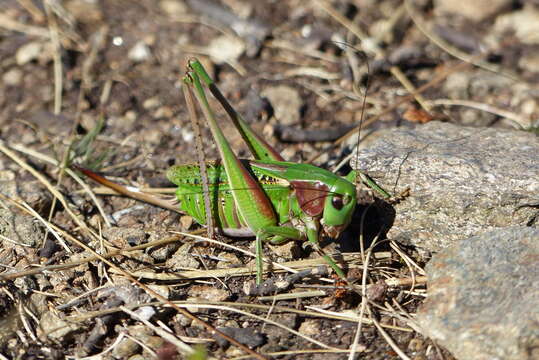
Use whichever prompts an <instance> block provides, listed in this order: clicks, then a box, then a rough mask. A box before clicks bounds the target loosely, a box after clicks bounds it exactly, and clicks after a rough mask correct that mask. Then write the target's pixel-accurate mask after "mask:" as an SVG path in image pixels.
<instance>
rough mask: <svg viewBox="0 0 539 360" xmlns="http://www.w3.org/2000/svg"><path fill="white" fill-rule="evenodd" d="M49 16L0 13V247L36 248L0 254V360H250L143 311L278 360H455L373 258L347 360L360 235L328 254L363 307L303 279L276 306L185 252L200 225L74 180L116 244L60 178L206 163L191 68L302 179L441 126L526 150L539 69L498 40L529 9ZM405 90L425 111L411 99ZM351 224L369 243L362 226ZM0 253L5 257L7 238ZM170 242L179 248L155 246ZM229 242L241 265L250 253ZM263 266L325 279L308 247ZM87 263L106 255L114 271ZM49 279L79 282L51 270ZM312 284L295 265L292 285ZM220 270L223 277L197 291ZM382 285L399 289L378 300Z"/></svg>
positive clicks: (510, 39)
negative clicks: (83, 170)
mask: <svg viewBox="0 0 539 360" xmlns="http://www.w3.org/2000/svg"><path fill="white" fill-rule="evenodd" d="M45 3H46V4H48V5H46V4H44V2H42V1H33V0H3V1H2V2H1V3H0V75H1V76H2V81H1V82H0V140H1V142H0V145H1V149H0V150H1V152H0V183H1V187H0V193H1V194H3V196H2V198H1V199H0V201H1V204H2V208H3V210H5V211H6V213H5V214H3V215H2V219H11V220H10V221H11V222H8V221H7V220H6V221H5V222H6V224H7V225H5V224H2V226H4V227H5V228H9V227H10V226H12V227H13V229H14V230H13V231H14V232H13V234H18V235H21V234H26V235H25V236H23V238H22V239H21V242H22V243H20V242H17V241H15V242H9V241H7V240H6V241H4V242H3V243H2V244H3V245H2V249H1V253H0V258H1V259H2V267H3V269H2V271H3V272H5V273H17V272H23V271H27V272H28V273H24V274H23V273H20V274H18V275H16V276H12V277H10V278H5V277H4V278H2V280H3V281H2V284H1V286H2V292H1V293H0V314H2V315H1V319H0V322H2V323H3V325H2V326H1V328H2V330H1V334H0V353H1V354H2V355H3V356H5V357H6V358H13V359H42V358H53V359H62V358H65V357H67V356H71V357H83V356H89V355H95V354H102V356H103V358H106V359H108V358H118V359H123V358H131V359H141V358H152V357H153V358H155V357H158V358H161V359H174V358H184V355H178V354H179V353H182V354H185V351H189V350H184V349H183V348H182V347H180V345H178V344H177V342H175V341H182V342H184V343H186V344H187V345H186V347H187V348H191V349H192V348H195V344H201V345H197V346H202V347H201V348H205V349H206V351H207V353H208V354H211V355H213V356H215V357H217V358H235V357H238V356H240V355H241V354H244V353H243V352H242V351H240V350H239V349H238V347H237V346H235V345H228V344H224V343H223V342H222V340H221V339H220V337H219V336H218V335H212V334H211V331H209V330H208V329H207V328H204V327H203V326H202V325H201V324H200V323H198V322H197V321H193V320H191V319H189V318H187V317H186V316H185V315H182V314H181V313H179V310H177V309H173V308H172V305H171V304H170V303H164V299H163V298H159V297H156V295H155V293H153V292H152V291H151V290H152V289H153V290H154V291H155V292H157V293H158V294H160V295H161V296H164V297H165V298H167V299H168V300H169V302H175V303H176V304H177V305H176V306H182V308H185V307H186V306H187V305H190V306H188V307H187V309H188V310H190V311H191V313H192V314H194V315H195V316H196V317H197V318H199V319H201V320H203V321H204V322H206V323H208V324H210V325H211V326H215V327H219V328H225V331H226V332H228V333H229V334H233V337H235V338H237V339H238V340H239V341H240V342H243V343H245V344H247V346H248V347H250V348H252V349H253V350H254V351H256V352H257V353H259V354H263V355H264V356H267V357H268V358H273V357H276V358H285V359H322V358H324V359H330V358H331V359H344V358H348V356H349V351H348V349H349V348H350V346H351V344H353V343H354V342H355V341H357V344H358V345H357V354H358V356H359V357H360V358H364V359H397V358H412V359H451V358H452V357H451V355H450V354H448V353H447V352H446V351H445V350H443V349H440V348H439V347H438V346H437V345H436V344H435V343H433V342H432V341H431V340H429V339H426V338H424V337H422V335H421V334H419V333H418V332H416V331H415V329H414V328H413V313H414V312H415V311H416V309H417V307H418V306H419V305H420V304H421V302H422V300H423V299H424V297H425V294H426V289H425V285H424V282H422V281H418V283H417V284H416V285H415V286H414V287H413V288H411V286H410V282H409V281H408V280H410V279H411V278H412V274H411V271H414V272H415V273H414V276H419V277H421V275H422V274H421V271H419V270H418V268H419V269H420V268H421V267H423V266H424V264H425V262H426V261H428V258H422V257H420V256H419V255H418V253H417V252H416V251H415V250H414V249H404V248H403V249H402V252H399V253H398V252H396V251H395V249H394V248H393V247H390V246H389V242H388V241H381V240H382V239H380V240H379V242H380V243H381V244H380V245H379V246H378V245H377V246H376V247H374V248H373V254H375V255H376V256H375V255H373V257H372V258H371V260H370V263H369V264H370V266H369V271H368V276H367V278H365V279H364V282H365V284H367V285H369V287H368V290H367V294H368V299H369V301H368V302H366V301H365V302H363V304H364V307H363V309H364V313H363V315H362V318H363V323H362V325H361V334H360V336H359V337H358V339H355V338H354V337H355V334H356V332H357V330H358V319H359V317H358V316H359V315H358V314H359V313H360V310H361V308H362V306H361V305H362V296H361V294H362V290H361V289H362V288H361V284H362V276H363V274H362V267H361V266H360V264H361V261H360V259H361V256H360V255H359V254H357V252H358V251H359V245H358V242H357V233H358V232H359V228H360V227H359V225H355V226H352V230H350V231H348V232H347V233H346V234H345V235H344V237H343V239H344V240H343V239H341V240H340V241H337V242H329V241H324V242H323V244H322V245H323V246H326V245H327V247H326V251H332V249H336V250H340V251H346V252H352V251H355V252H356V253H355V254H356V255H355V257H354V256H352V257H351V259H352V260H347V268H348V274H347V275H348V277H349V278H350V279H351V280H352V282H353V283H354V284H355V285H357V286H356V287H355V288H354V289H350V288H348V289H346V290H342V289H339V288H338V287H337V286H336V285H334V284H332V283H331V282H324V281H323V280H321V279H320V278H319V277H316V276H315V277H314V278H312V279H311V278H308V279H303V280H301V281H300V282H299V283H298V284H296V286H295V287H292V289H289V290H288V291H287V293H290V294H291V296H290V297H289V298H284V299H282V300H275V301H273V302H272V301H271V300H269V301H268V300H267V299H261V298H258V297H255V296H247V295H245V294H244V292H243V287H244V284H245V283H246V282H248V281H252V280H253V278H254V276H253V274H254V272H253V269H254V265H253V263H252V258H251V257H250V256H248V255H245V254H243V253H240V252H238V251H237V250H233V249H230V248H229V247H225V246H224V245H215V244H213V243H208V242H198V243H195V240H194V239H193V238H190V237H186V236H183V235H178V234H177V232H178V231H182V232H184V231H191V230H197V229H200V227H199V225H197V224H196V223H193V221H192V219H191V218H190V217H187V216H182V215H179V214H177V213H174V212H171V211H168V210H163V209H161V208H157V207H155V206H152V205H148V204H144V203H141V202H137V201H134V200H131V199H127V198H125V197H118V196H100V195H102V194H105V193H106V191H105V190H104V189H103V188H102V187H100V186H98V185H96V183H95V182H92V181H91V180H89V179H87V178H83V183H85V184H88V185H89V186H90V187H92V188H94V189H95V190H96V191H95V192H96V193H97V194H99V195H98V196H97V203H99V204H101V205H102V213H103V214H105V215H106V217H108V218H110V217H111V216H112V218H113V220H114V221H115V222H116V224H115V225H114V226H110V225H109V224H107V222H106V221H105V219H104V218H103V216H102V213H101V212H100V211H99V209H98V206H97V205H96V201H95V200H93V199H92V198H91V197H90V196H89V195H88V194H87V192H85V191H84V190H83V187H82V186H81V184H79V183H78V182H77V181H76V180H74V178H73V176H72V175H73V173H66V172H64V171H60V166H59V164H61V163H66V162H67V163H69V164H72V163H74V164H79V165H82V166H84V167H91V168H93V169H95V170H97V171H99V172H100V173H101V174H103V175H106V176H107V177H108V178H109V179H113V180H114V181H116V182H119V183H123V184H129V185H136V186H139V187H142V188H148V187H151V188H171V186H172V184H171V183H170V182H168V180H167V179H166V177H165V173H166V169H167V168H168V167H170V166H171V165H174V164H184V163H193V162H196V159H197V150H196V147H195V145H194V140H193V130H192V128H191V123H190V120H189V117H188V115H187V110H186V107H185V101H184V98H183V94H182V91H181V85H182V81H181V77H182V75H183V74H184V71H185V68H186V64H187V60H188V59H189V58H191V57H195V56H196V57H198V58H199V59H200V60H201V61H202V62H203V64H204V65H205V66H206V67H207V68H208V69H209V72H210V74H211V75H212V76H214V77H215V78H216V79H217V83H218V86H219V87H220V89H221V90H222V92H223V93H224V95H225V96H226V97H227V98H228V99H229V101H230V102H231V103H232V104H233V105H234V106H235V107H236V109H237V110H239V111H240V112H241V113H243V114H245V116H246V119H247V121H248V122H249V123H250V124H251V126H252V127H253V128H254V129H255V130H256V131H257V132H260V133H262V134H263V136H264V137H265V138H266V139H268V141H269V142H270V143H271V144H272V145H274V146H275V148H276V149H277V150H279V151H280V152H281V153H282V154H283V155H284V157H285V158H286V159H288V160H290V161H297V162H299V161H308V160H310V159H312V158H313V157H314V156H315V155H318V156H317V158H316V160H314V164H316V165H319V166H321V167H324V168H328V169H332V168H333V167H334V166H335V165H336V164H337V163H338V162H340V161H341V160H342V159H344V158H345V157H346V155H348V154H349V153H350V152H351V151H352V150H353V148H354V143H355V142H354V141H352V140H349V141H346V140H338V139H340V138H341V136H343V135H344V134H346V132H347V131H348V130H350V129H352V128H354V126H356V125H357V124H359V122H360V119H361V118H362V116H364V117H365V120H366V121H365V124H366V126H364V127H363V131H367V130H368V129H385V128H390V127H395V126H421V123H424V122H428V121H431V120H442V121H450V122H453V123H457V124H462V125H466V126H478V127H479V126H494V127H516V128H519V129H533V127H534V126H535V127H537V124H534V123H533V121H532V120H531V119H536V118H537V115H538V113H539V109H538V107H537V105H536V98H537V94H538V93H537V88H534V87H533V85H532V84H534V83H535V82H536V81H537V79H538V76H539V65H538V64H539V61H538V60H539V58H538V57H537V49H538V48H537V45H536V44H535V43H534V42H527V41H526V37H525V36H523V35H522V33H519V32H518V31H516V30H515V31H512V30H510V29H509V30H508V29H506V28H504V27H503V23H502V21H501V20H500V21H498V19H500V17H501V15H506V16H510V15H511V14H516V13H519V12H523V11H529V12H534V13H535V12H537V11H538V10H537V9H536V8H535V5H533V4H532V3H533V2H529V3H528V2H524V1H523V2H522V3H521V2H519V1H509V2H507V4H506V5H505V6H502V5H500V6H499V7H498V8H496V9H491V10H492V11H493V12H492V14H490V15H488V14H487V15H485V16H479V15H477V16H474V14H476V13H474V12H473V9H472V10H470V11H472V12H471V13H470V12H467V11H468V10H467V9H468V7H470V6H472V5H470V4H465V5H462V7H461V8H459V7H456V9H457V10H455V12H456V13H454V14H453V15H447V14H445V13H444V11H446V10H444V9H441V8H442V7H444V6H449V5H444V6H442V5H440V4H439V2H436V1H435V2H431V1H427V0H421V1H415V2H412V1H410V2H408V3H406V4H405V3H403V2H401V1H396V0H384V1H331V2H330V1H328V2H326V1H313V2H306V1H299V0H287V1H269V0H268V1H260V2H256V3H255V2H250V1H240V0H223V1H222V2H217V1H210V0H199V1H195V0H191V1H185V2H183V1H179V0H178V1H176V0H161V1H157V0H138V1H133V0H114V1H105V0H94V1H89V0H69V1H68V0H66V1H48V2H47V1H45ZM451 3H453V2H451ZM464 3H465V2H463V4H464ZM501 3H503V2H501ZM524 3H528V4H524ZM496 6H498V5H496ZM493 7H494V5H493ZM459 11H461V13H459ZM495 20H496V21H495ZM500 23H502V24H501V25H500ZM342 44H347V46H344V45H342ZM440 44H441V45H440ZM356 49H361V50H363V51H365V53H366V55H367V59H368V60H367V61H366V60H365V58H364V57H363V56H362V55H361V54H359V53H358V51H356ZM455 55H457V56H455ZM367 63H368V64H369V70H367V66H366V64H367ZM367 74H369V75H370V76H367ZM367 81H368V83H369V88H368V96H367V101H366V106H365V108H363V98H364V97H363V92H364V90H365V85H366V83H367ZM414 89H415V90H417V89H419V90H420V92H419V91H417V92H416V93H415V95H414V96H410V92H413V91H414ZM212 104H213V105H214V106H215V109H218V111H217V112H218V113H219V114H221V115H222V111H221V110H220V109H219V108H218V107H217V104H216V103H215V102H214V101H212ZM363 109H364V111H363ZM362 114H363V115H362ZM222 118H223V119H224V117H222ZM101 121H103V124H104V125H103V127H102V128H99V124H100V122H101ZM222 126H223V129H224V131H225V133H226V134H227V137H228V139H229V141H230V143H231V144H232V146H233V148H234V149H236V150H237V152H238V154H239V156H241V157H248V156H249V154H248V151H247V148H246V147H245V146H244V145H243V144H242V141H241V138H240V136H239V135H238V134H236V133H235V132H234V131H233V128H232V125H230V123H229V122H225V121H223V122H222ZM202 132H203V141H204V143H205V150H206V154H207V156H208V158H216V156H217V155H216V154H217V151H216V148H215V145H214V143H213V141H212V140H211V135H210V133H209V130H208V129H206V128H205V127H204V128H203V129H202ZM331 145H335V146H331ZM381 203H382V201H377V202H376V204H377V205H379V206H375V207H374V210H372V211H371V218H372V219H373V220H372V219H371V220H368V221H367V224H370V222H374V223H375V222H376V216H375V215H372V214H374V213H375V212H376V211H383V208H384V205H383V204H381ZM24 204H26V205H24ZM29 208H31V209H33V210H34V212H31V211H29V210H28V209H29ZM362 209H364V208H363V207H362ZM377 209H378V210H377ZM380 209H382V210H380ZM38 217H41V218H42V219H43V220H38ZM354 219H355V220H354V223H355V224H359V222H360V219H361V212H360V211H359V212H358V214H356V216H355V217H354ZM3 221H4V220H3ZM109 221H110V220H109ZM43 223H47V224H49V225H48V226H49V227H50V229H49V231H46V229H45V226H44V225H43ZM378 226H380V224H378ZM3 229H4V228H3ZM173 231H175V232H176V233H173ZM370 232H371V233H376V230H372V229H371V230H370ZM0 234H2V235H3V236H4V237H8V238H9V237H10V236H9V235H6V234H10V233H9V231H7V230H6V231H2V232H0ZM30 237H32V239H33V240H32V242H28V241H27V239H28V238H30ZM3 239H4V238H3ZM12 240H13V239H12ZM163 240H170V242H169V243H168V244H164V245H163V244H157V243H155V242H157V241H163ZM219 240H220V241H223V242H225V243H227V244H230V245H234V246H237V247H239V248H242V249H244V250H253V247H252V242H251V241H245V240H240V241H231V239H227V238H219ZM345 240H346V241H348V245H346V244H344V245H343V241H345ZM350 244H352V245H350ZM84 246H87V247H89V248H84ZM134 246H138V248H136V249H134V250H133V249H131V250H129V251H128V250H126V249H127V248H130V247H134ZM117 249H119V250H120V251H117ZM265 251H266V255H267V257H269V258H271V259H272V260H273V261H276V262H282V261H290V260H306V259H309V258H311V259H318V262H317V263H316V264H317V265H320V264H324V263H323V262H322V261H321V260H320V259H319V255H318V254H316V252H314V251H312V249H305V248H304V247H302V246H301V244H294V243H289V244H287V245H284V246H281V247H272V248H271V249H269V247H266V249H265ZM94 252H97V253H98V254H100V255H107V254H109V256H108V257H107V259H106V260H107V261H110V262H109V263H106V262H104V260H103V259H98V258H97V257H96V255H95V254H94ZM403 254H406V255H405V256H407V258H406V259H405V260H404V259H403V257H402V256H403ZM410 261H414V262H416V263H417V265H418V268H414V267H409V266H407V264H410ZM74 262H78V263H75V264H72V263H74ZM61 264H68V265H69V264H72V265H70V266H67V265H66V267H65V268H60V267H54V266H56V265H61ZM312 266H313V265H312V264H305V263H302V262H301V261H300V263H299V265H298V267H297V268H298V269H305V268H312ZM244 267H245V268H246V269H247V270H248V271H250V275H247V276H237V272H235V271H234V269H243V268H244ZM223 268H228V269H229V270H228V271H222V272H218V271H213V272H211V271H209V270H213V269H223ZM231 268H232V269H231ZM197 269H198V270H199V271H198V272H196V271H195V270H197ZM204 271H207V272H206V273H204ZM275 271H276V269H275ZM129 274H131V275H132V276H133V277H134V279H136V280H137V281H136V282H134V281H133V278H129V277H128V275H129ZM23 275H24V276H23ZM266 276H267V277H272V276H276V275H275V274H271V273H267V274H266ZM394 279H397V280H399V281H401V282H400V283H398V285H393V286H389V285H387V284H389V283H391V281H390V280H394ZM395 281H396V280H395ZM397 282H398V281H397ZM397 282H394V283H397ZM148 287H149V288H150V290H148ZM358 289H359V290H358ZM298 293H300V295H298ZM294 294H295V295H294ZM195 304H196V305H198V307H197V306H194V305H195ZM145 305H147V306H146V307H145ZM122 306H123V307H122ZM128 309H130V310H133V311H135V310H137V312H136V314H134V313H129V312H128ZM144 309H146V311H150V312H152V313H155V315H154V316H153V317H151V319H150V320H149V323H150V324H149V325H148V324H147V323H145V322H143V321H142V320H141V318H144V316H145V314H144V312H143V311H142V310H144ZM148 309H150V310H148ZM346 316H348V318H346ZM276 323H278V324H279V325H276ZM359 323H361V321H360V322H359ZM238 328H239V329H242V331H243V332H239V330H237V329H238ZM231 329H232V330H231ZM234 329H235V330H234ZM163 332H166V334H163ZM390 339H392V340H390ZM401 351H402V352H403V353H399V352H401ZM200 353H201V351H200V350H199V354H198V355H199V356H202V355H200ZM404 354H406V355H404ZM137 356H140V357H137ZM405 356H407V357H405ZM193 358H195V357H193ZM198 358H203V357H198Z"/></svg>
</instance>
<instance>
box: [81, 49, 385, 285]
mask: <svg viewBox="0 0 539 360" xmlns="http://www.w3.org/2000/svg"><path fill="white" fill-rule="evenodd" d="M183 82H184V84H185V86H186V89H184V91H188V92H190V93H193V92H194V94H195V98H196V99H197V102H198V104H199V106H200V108H201V110H202V112H203V114H204V117H205V118H206V121H207V123H208V125H209V127H210V130H211V133H212V136H213V138H214V139H215V142H216V145H217V148H218V151H219V155H220V160H219V161H214V162H207V164H206V165H207V179H208V188H209V194H208V195H209V198H210V208H211V213H212V214H211V217H212V219H213V222H214V224H215V225H216V227H217V228H219V229H220V230H221V231H222V233H223V234H225V235H228V236H232V237H255V241H256V243H255V245H256V246H255V248H256V283H257V284H260V283H261V282H262V273H263V261H262V260H263V257H262V244H263V243H264V242H269V243H271V244H281V243H284V242H286V241H289V240H300V241H305V240H307V241H309V242H310V243H312V244H313V245H314V247H315V249H316V250H317V251H319V252H321V250H320V249H319V247H318V242H319V238H320V236H321V235H322V233H323V234H326V235H328V236H329V237H331V238H336V237H337V236H338V235H339V234H340V233H341V232H342V231H343V230H344V229H345V228H346V227H347V226H348V225H349V224H350V222H351V219H352V214H353V213H354V209H355V208H356V203H357V196H356V179H357V178H358V177H359V178H361V181H362V182H365V183H366V184H367V185H368V186H369V187H371V188H373V189H374V190H375V191H377V192H378V193H380V194H381V196H382V197H384V198H386V199H389V198H390V195H389V194H388V193H387V192H386V191H385V190H383V189H381V188H380V187H379V186H377V185H376V184H375V183H374V182H373V181H372V180H370V179H368V178H366V177H364V176H362V174H356V172H355V171H351V172H350V173H349V174H348V175H347V176H345V177H342V176H339V175H336V174H334V173H332V172H330V171H328V170H325V169H322V168H319V167H316V166H314V165H310V164H298V163H293V162H287V161H285V160H284V159H283V157H282V156H281V155H280V154H279V153H278V152H277V151H276V150H275V149H274V148H273V147H271V146H270V145H269V144H268V143H267V142H266V141H265V140H264V139H262V138H261V137H260V136H259V135H257V134H256V133H255V132H253V130H252V129H251V128H250V126H249V125H248V124H247V122H246V121H245V120H244V119H243V118H242V116H241V115H240V114H238V113H237V112H236V111H235V110H234V109H233V108H232V106H231V105H230V103H229V102H228V101H227V100H226V99H225V97H224V96H223V95H222V93H221V92H220V90H219V89H218V88H217V86H216V85H215V82H214V81H213V80H212V79H211V78H210V76H209V75H208V74H207V73H206V71H205V70H204V68H203V66H202V64H201V63H200V62H199V61H198V60H196V59H192V60H190V61H189V63H188V67H187V72H186V75H185V77H184V78H183ZM204 87H207V88H208V89H209V91H210V92H211V93H212V95H213V96H214V97H215V98H216V99H217V100H218V101H219V103H220V104H221V105H222V106H223V108H224V109H225V111H226V112H227V114H228V116H229V117H230V119H231V120H232V122H233V123H234V125H235V127H236V128H237V129H238V131H239V133H240V134H241V136H242V138H243V140H244V141H245V143H246V144H247V146H248V147H249V149H250V151H251V153H252V155H253V157H254V160H243V159H238V157H237V156H236V154H235V153H234V151H233V150H232V148H231V146H230V144H229V143H228V141H227V140H226V137H225V135H224V133H223V132H222V130H221V129H220V127H219V125H218V124H217V120H216V117H215V115H214V112H213V111H212V109H211V108H210V105H209V103H208V99H207V97H206V92H205V89H204ZM79 170H80V171H82V172H83V173H85V174H86V175H87V176H89V177H91V178H93V179H94V180H96V181H98V182H100V183H102V184H103V185H105V186H108V187H112V188H113V189H114V190H116V191H118V192H120V193H122V194H125V195H128V196H131V197H135V198H137V199H139V200H143V201H147V202H151V203H154V204H157V205H159V206H162V207H165V208H169V209H174V210H176V211H177V210H178V206H179V211H180V212H182V213H185V214H188V215H190V216H192V217H193V218H194V219H195V220H196V221H197V222H198V223H199V224H201V225H206V223H207V218H208V217H207V214H206V207H205V206H204V200H205V199H204V196H208V195H205V194H204V191H203V188H202V175H201V170H200V166H199V165H198V164H188V165H176V166H172V167H171V168H170V169H169V170H168V171H167V178H168V179H169V180H170V181H171V182H172V183H174V184H175V185H177V186H178V188H177V190H176V201H174V203H171V202H167V201H164V200H161V199H160V200H158V201H156V199H155V198H153V197H152V196H150V195H147V196H142V197H141V196H140V195H141V193H140V192H133V191H130V190H129V189H127V188H125V187H123V186H121V185H118V184H114V183H111V182H110V181H108V180H106V179H105V178H103V177H101V176H100V175H97V174H95V173H93V172H91V171H89V170H86V169H82V168H79ZM357 175H359V176H357ZM322 257H323V258H324V260H325V261H326V262H327V264H328V265H329V266H330V267H331V268H332V269H333V270H334V271H335V273H336V274H337V275H338V276H339V277H340V278H342V279H345V278H346V276H345V274H344V272H343V270H342V269H341V268H340V267H339V266H338V265H337V264H336V262H335V261H334V260H333V259H332V258H331V257H330V256H328V255H327V254H323V253H322Z"/></svg>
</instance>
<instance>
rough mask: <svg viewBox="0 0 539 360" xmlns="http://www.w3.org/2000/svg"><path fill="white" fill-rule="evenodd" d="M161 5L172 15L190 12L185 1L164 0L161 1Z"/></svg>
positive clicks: (182, 14) (162, 8)
mask: <svg viewBox="0 0 539 360" xmlns="http://www.w3.org/2000/svg"><path fill="white" fill-rule="evenodd" d="M159 7H160V8H161V10H163V11H164V12H165V13H166V14H167V15H169V16H171V17H176V16H184V15H185V14H186V13H188V12H189V10H188V9H187V6H185V3H184V2H183V1H179V0H162V1H160V2H159Z"/></svg>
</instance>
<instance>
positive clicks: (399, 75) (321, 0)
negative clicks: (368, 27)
mask: <svg viewBox="0 0 539 360" xmlns="http://www.w3.org/2000/svg"><path fill="white" fill-rule="evenodd" d="M315 3H316V4H317V5H318V6H320V8H322V9H323V10H324V11H326V12H327V13H328V14H329V15H330V16H331V17H332V18H334V19H335V20H336V21H338V22H339V23H340V24H341V25H343V26H344V27H346V28H347V29H348V30H349V31H350V32H351V33H352V34H354V35H355V36H356V37H357V38H358V39H360V40H361V41H362V43H363V44H364V46H365V47H366V48H368V47H370V48H369V49H367V50H372V51H374V52H375V53H376V55H377V56H378V57H385V56H386V54H385V52H384V50H383V49H382V48H381V47H380V46H379V45H378V43H377V42H376V41H375V39H373V38H371V37H369V36H368V35H367V34H365V33H364V32H363V31H362V30H361V29H360V28H359V27H358V26H356V24H354V23H353V22H351V21H350V20H348V19H347V18H346V17H344V16H343V15H341V14H340V13H339V12H338V11H337V10H336V9H335V8H333V6H332V5H330V4H329V3H328V2H326V1H325V0H316V2H315ZM389 71H390V72H391V74H392V75H393V76H394V77H395V78H396V79H397V80H398V81H399V82H400V83H401V84H402V86H404V88H405V89H406V90H408V92H409V93H410V94H411V95H413V96H414V97H415V100H416V101H417V102H418V103H419V104H420V105H421V106H422V107H423V108H424V109H425V110H426V111H427V112H429V111H430V105H429V104H428V102H427V101H426V100H425V99H424V98H423V97H422V96H421V94H420V93H419V92H417V90H416V89H415V87H414V86H413V84H412V82H411V81H410V80H409V79H408V77H407V76H406V75H405V74H404V73H403V72H402V70H401V69H400V68H399V67H398V66H395V65H392V66H391V67H390V69H389Z"/></svg>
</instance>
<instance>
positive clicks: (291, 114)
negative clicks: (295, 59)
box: [261, 85, 303, 125]
mask: <svg viewBox="0 0 539 360" xmlns="http://www.w3.org/2000/svg"><path fill="white" fill-rule="evenodd" d="M261 95H262V96H264V97H266V98H268V100H269V102H270V103H271V106H272V108H273V112H274V116H275V118H276V119H277V121H278V122H279V125H297V124H298V123H299V121H300V115H301V107H302V106H303V102H302V101H301V98H300V96H299V93H298V91H297V90H296V89H293V88H291V87H289V86H286V85H279V86H270V87H267V88H266V89H264V91H262V93H261Z"/></svg>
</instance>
